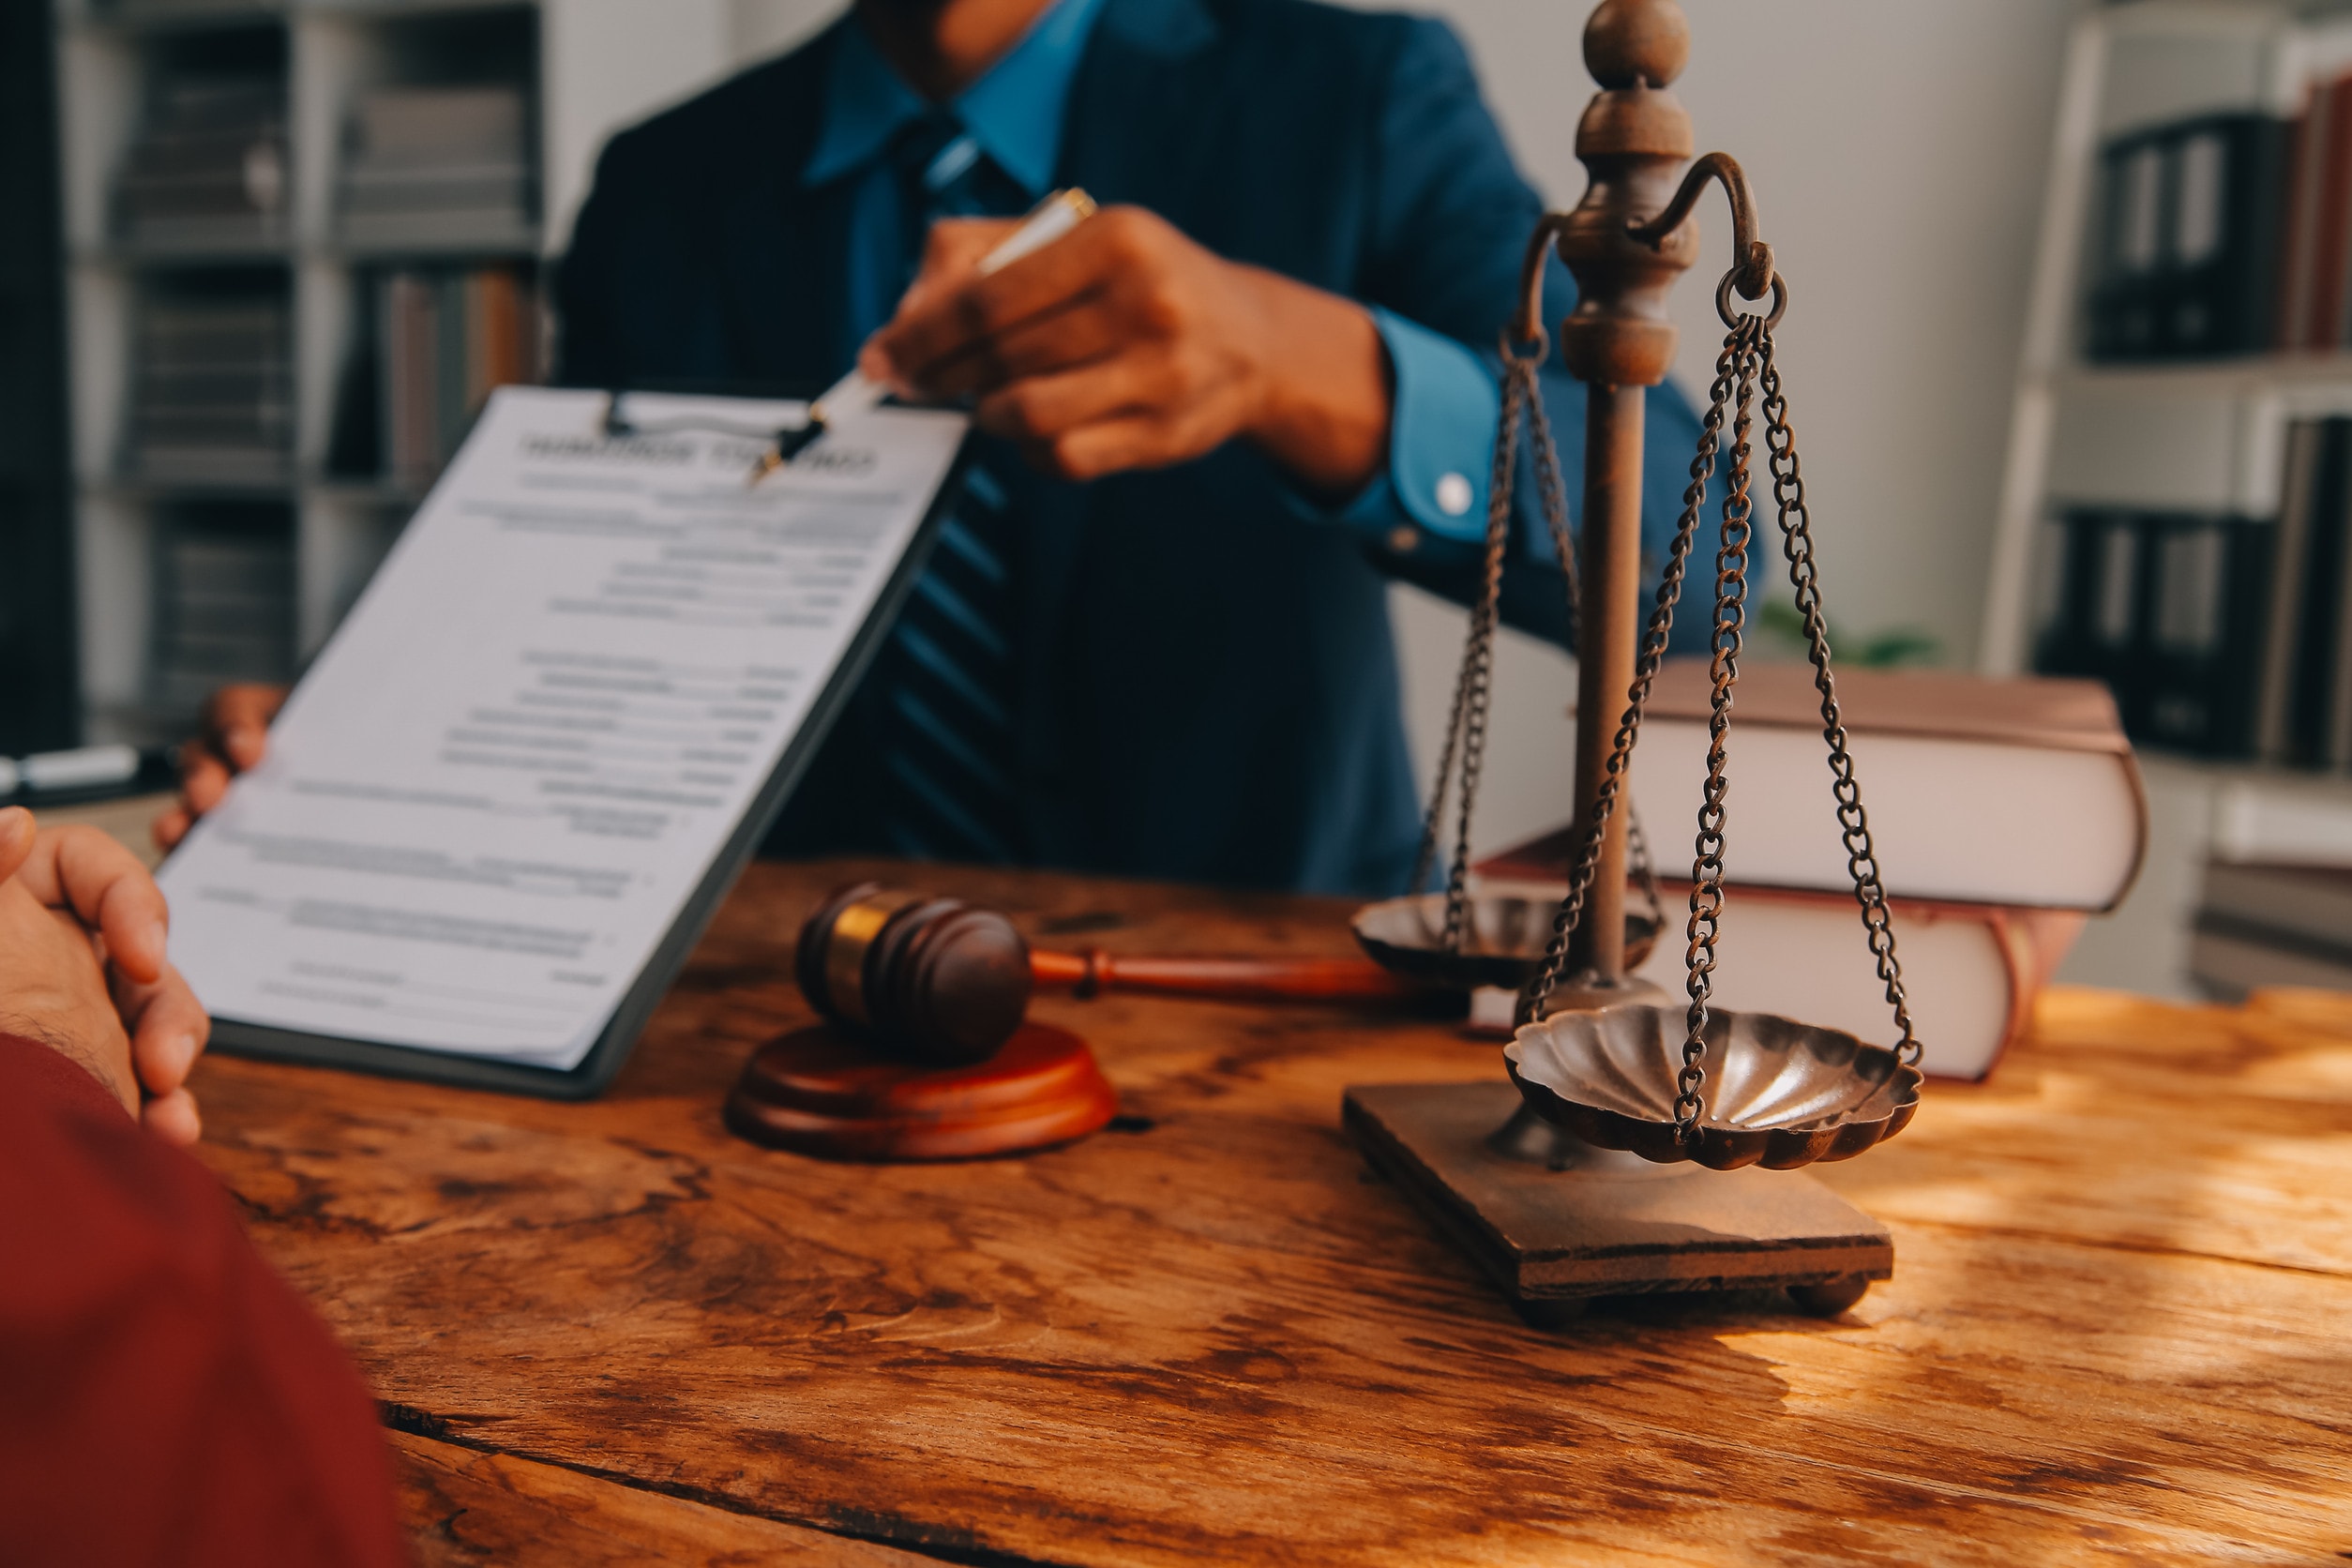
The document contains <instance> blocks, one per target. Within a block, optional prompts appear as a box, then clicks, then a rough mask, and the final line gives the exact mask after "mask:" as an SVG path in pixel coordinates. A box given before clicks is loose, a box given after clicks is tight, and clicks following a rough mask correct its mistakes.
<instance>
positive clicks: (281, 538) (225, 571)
mask: <svg viewBox="0 0 2352 1568" xmlns="http://www.w3.org/2000/svg"><path fill="white" fill-rule="evenodd" d="M209 510H210V509H207V511H208V512H209ZM158 546H159V548H158V551H157V557H156V567H157V580H156V618H155V632H154V642H153V644H152V648H151V651H150V655H149V666H150V681H149V685H150V687H151V690H152V695H153V698H154V701H155V702H156V703H157V705H158V707H159V708H162V709H164V710H165V711H168V712H174V713H189V712H193V711H194V710H195V709H196V708H197V707H198V706H200V705H201V704H202V703H203V701H204V699H205V698H206V697H207V696H209V695H210V694H211V692H212V691H213V689H214V688H215V687H217V686H221V685H222V684H224V683H226V682H232V681H272V682H278V681H285V680H288V679H290V678H291V677H292V675H293V672H294V537H293V532H292V529H291V528H290V527H289V526H288V524H287V522H286V520H285V519H284V517H283V516H282V514H279V513H277V512H274V511H268V510H264V511H260V512H259V513H257V514H255V515H246V514H245V513H244V512H243V511H242V510H241V509H232V510H229V511H226V512H223V513H222V514H221V515H219V516H211V515H191V516H186V517H181V518H177V519H173V520H170V521H168V522H167V523H166V525H165V527H164V529H163V531H162V537H161V539H160V540H159V541H158Z"/></svg>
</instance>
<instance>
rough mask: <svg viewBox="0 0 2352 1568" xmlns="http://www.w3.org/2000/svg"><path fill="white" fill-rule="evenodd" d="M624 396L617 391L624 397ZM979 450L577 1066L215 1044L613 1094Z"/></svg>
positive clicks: (238, 1030)
mask: <svg viewBox="0 0 2352 1568" xmlns="http://www.w3.org/2000/svg"><path fill="white" fill-rule="evenodd" d="M631 391H633V392H634V391H657V392H664V393H675V394H684V395H690V396H696V397H742V396H744V395H745V392H746V389H745V388H743V387H742V386H740V385H731V386H727V387H725V388H723V389H722V388H718V387H714V386H712V385H710V384H660V385H648V386H644V387H639V388H632V389H631ZM757 392H758V394H759V395H760V396H762V397H765V398H774V397H776V396H778V393H777V391H776V389H774V388H770V387H761V388H758V389H757ZM624 395H625V394H622V393H617V392H616V393H613V394H611V396H612V397H613V398H615V399H616V400H617V399H618V398H620V397H622V396H624ZM971 461H972V432H971V430H969V429H967V430H965V432H964V434H963V437H962V440H961V442H960V443H959V445H958V446H957V449H956V452H955V455H954V458H953V459H952V460H951V461H950V463H949V465H948V467H947V470H946V473H945V476H944V478H943V479H942V481H941V482H940V483H939V484H938V485H937V486H936V487H935V488H934V490H933V491H932V493H931V496H930V499H929V502H928V505H927V506H926V507H925V509H924V512H923V514H922V517H921V520H920V521H919V522H918V523H917V525H916V527H915V529H914V531H913V534H912V538H911V541H910V543H909V544H908V546H907V547H906V549H905V550H903V551H902V552H901V553H900V555H899V557H898V559H897V564H896V565H895V566H894V567H893V568H892V569H891V571H890V573H889V575H888V577H887V579H886V580H885V581H884V582H883V584H882V588H881V590H880V592H879V593H878V595H877V596H876V597H875V599H874V601H873V603H872V606H871V608H870V609H869V611H867V615H866V617H865V620H864V621H863V623H862V624H861V625H860V626H858V628H857V630H856V631H855V632H854V633H853V634H852V637H851V639H850V641H849V642H848V644H847V646H846V648H845V649H844V651H843V653H842V655H841V656H840V658H839V659H838V661H837V663H836V665H835V666H834V669H833V671H832V674H831V675H830V677H829V678H828V679H827V680H826V681H825V682H824V684H823V686H822V688H821V689H820V691H819V692H818V693H817V694H816V696H815V697H814V699H813V700H812V701H811V702H810V704H809V706H808V709H807V713H806V714H805V716H803V718H802V721H801V723H800V724H799V726H798V728H797V729H796V730H795V731H793V733H792V737H791V739H790V740H789V742H788V743H787V744H786V745H785V746H784V749H783V751H782V753H781V755H780V756H779V757H778V758H777V760H776V763H775V765H774V766H773V767H772V768H771V769H770V770H769V771H768V774H767V776H766V777H765V779H764V780H763V781H762V782H761V784H760V785H759V786H758V788H757V790H756V792H754V794H753V796H752V801H751V805H750V807H749V808H748V809H747V810H746V811H745V812H743V813H742V814H741V815H740V816H739V817H738V818H737V820H736V821H735V822H734V824H733V826H732V828H731V831H730V832H729V833H728V835H727V837H726V838H725V840H724V841H723V844H722V846H721V847H720V849H719V851H718V852H717V853H716V855H715V856H714V857H713V858H712V860H711V862H710V864H709V866H708V867H707V868H706V870H705V871H704V873H703V874H702V876H701V880H700V882H698V883H697V884H696V885H695V886H694V888H693V889H692V891H691V892H690V894H689V895H688V896H687V897H686V899H685V900H684V902H683V903H682V904H681V905H680V906H679V908H678V910H677V913H676V915H675V917H674V918H673V919H672V921H671V924H670V927H669V928H668V930H667V931H666V932H665V933H664V934H663V935H662V937H661V938H660V940H659V942H657V944H656V946H655V948H654V950H653V952H652V954H651V956H650V957H648V958H647V960H646V961H645V962H644V963H643V964H642V965H641V966H640V968H639V969H638V971H637V972H636V974H635V976H634V978H633V979H632V980H631V981H630V982H629V984H628V986H627V987H626V990H625V991H624V992H623V994H622V996H621V999H620V1001H619V1002H618V1003H617V1004H616V1005H615V1006H614V1007H613V1009H612V1011H611V1014H610V1016H609V1017H608V1018H607V1019H606V1022H605V1024H604V1027H603V1030H602V1032H601V1033H600V1034H599V1035H598V1036H597V1038H596V1041H595V1043H594V1044H593V1045H592V1046H591V1047H590V1048H589V1049H588V1051H587V1053H586V1055H585V1056H583V1057H582V1058H581V1059H580V1061H579V1063H577V1064H576V1065H574V1066H572V1067H570V1068H568V1069H558V1068H553V1067H543V1066H537V1065H534V1064H531V1063H523V1062H518V1061H512V1060H505V1059H500V1058H497V1057H487V1056H477V1055H471V1054H466V1053H463V1052H460V1051H454V1050H452V1051H440V1050H432V1049H426V1048H415V1047H409V1046H400V1045H391V1044H385V1043H381V1042H376V1041H370V1040H363V1039H350V1038H343V1037H339V1036H336V1035H332V1034H326V1033H308V1032H304V1031H299V1030H292V1029H284V1028H279V1027H273V1026H270V1025H265V1024H258V1023H252V1022H249V1021H245V1020H242V1019H238V1018H226V1017H223V1018H215V1020H214V1024H213V1031H212V1037H211V1048H213V1049H216V1050H220V1051H223V1052H226V1053H227V1054H230V1055H234V1056H245V1057H252V1058H256V1059H260V1060H264V1061H275V1062H293V1063H309V1064H313V1065H320V1066H330V1067H340V1068H345V1069H351V1070H355V1071H360V1072H367V1073H374V1074H378V1075H382V1076H384V1077H390V1078H411V1079H417V1080H422V1081H426V1082H433V1083H445V1084H450V1085H454V1086H457V1087H460V1088H471V1089H489V1090H496V1091H500V1092H504V1093H520V1094H530V1095H535V1096H539V1097H542V1098H547V1099H557V1100H585V1099H591V1098H594V1097H595V1096H596V1095H597V1094H599V1093H602V1092H603V1091H604V1090H605V1089H606V1088H607V1087H608V1086H609V1085H610V1084H611V1081H612V1079H613V1078H614V1076H615V1075H616V1074H618V1073H619V1071H620V1070H621V1067H622V1065H623V1064H624V1063H626V1061H627V1060H628V1056H629V1052H630V1051H631V1050H632V1049H633V1048H635V1046H636V1044H637V1040H638V1037H639V1035H640V1034H641V1033H642V1032H643V1030H644V1027H645V1025H646V1023H647V1021H648V1020H649V1019H650V1018H652V1016H653V1012H654V1009H655V1008H656V1006H657V1005H658V1004H659V1003H660V1001H661V999H662V997H663V996H664V995H666V994H667V993H668V991H669V989H670V988H671V985H672V984H673V983H674V982H675V981H676V979H677V977H678V974H679V972H680V971H681V970H683V969H684V967H685V965H686V958H687V957H688V956H689V955H690V954H691V953H692V951H693V950H694V947H695V944H696V943H697V942H700V941H701V936H702V933H703V931H704V930H705V929H706V928H707V927H709V925H710V922H711V920H712V918H713V917H714V916H715V915H716V913H717V912H718V907H719V905H720V903H721V902H722V901H723V900H724V899H725V897H726V896H727V894H728V892H729V891H730V890H731V888H732V887H733V885H734V883H735V881H736V879H737V878H738V877H740V876H741V875H742V872H743V869H744V867H745V866H746V864H747V863H748V862H749V861H750V859H751V858H752V855H753V853H754V852H755V851H756V850H757V849H758V847H759V845H760V843H761V840H762V839H763V838H764V837H766V836H767V834H768V831H769V830H770V829H771V828H772V827H773V826H774V824H775V822H776V818H777V817H778V816H779V815H780V814H781V812H782V810H783V808H784V806H785V804H786V802H787V801H788V800H789V799H790V798H791V796H792V792H793V790H794V788H795V787H796V786H797V785H798V784H799V782H800V781H801V779H802V777H803V776H805V775H806V774H807V770H808V767H809V764H810V763H811V762H812V761H814V760H815V758H816V755H817V752H818V751H819V749H820V748H821V747H822V745H823V743H824V740H825V738H826V736H827V734H828V733H829V732H830V731H831V730H832V727H833V725H834V724H835V723H836V722H837V721H838V719H839V718H840V716H841V715H842V713H843V712H844V711H845V710H846V709H847V708H848V706H849V704H850V702H851V700H852V696H853V695H854V693H855V692H856V690H857V688H858V686H859V684H860V683H861V682H862V681H863V680H864V678H865V677H866V675H867V672H868V671H869V670H870V669H871V668H872V666H873V663H874V659H875V656H877V655H878V654H879V653H880V651H881V649H882V645H883V643H884V642H885V641H887V640H888V638H889V636H890V632H891V629H892V627H893V626H894V624H895V622H896V621H897V615H898V611H899V610H900V609H901V607H902V606H903V605H904V604H905V602H906V598H907V596H908V595H909V594H910V593H911V592H912V590H913V587H914V584H915V581H916V580H917V579H919V578H920V577H921V575H922V573H923V570H924V568H925V566H926V565H927V564H928V561H929V557H930V552H931V550H933V548H934V547H935V546H936V544H937V541H938V535H939V531H940V528H941V525H942V522H943V521H944V520H946V518H947V516H948V515H949V513H950V512H951V511H952V510H953V509H954V506H955V505H956V502H957V497H958V496H959V494H960V493H961V490H962V486H963V481H964V476H965V475H966V473H967V471H968V470H969V468H970V465H971ZM453 467H454V464H453ZM420 509H421V508H420Z"/></svg>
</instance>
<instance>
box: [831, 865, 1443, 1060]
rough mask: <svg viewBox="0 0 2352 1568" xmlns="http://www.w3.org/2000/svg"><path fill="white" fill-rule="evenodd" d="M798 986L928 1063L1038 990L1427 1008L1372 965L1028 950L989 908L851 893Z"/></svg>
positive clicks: (868, 889) (992, 1033)
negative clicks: (1398, 1003) (1402, 1003)
mask: <svg viewBox="0 0 2352 1568" xmlns="http://www.w3.org/2000/svg"><path fill="white" fill-rule="evenodd" d="M793 973H794V977H795V978H796V979H797V980H798V981H799V982H800V989H801V994H802V995H803V996H806V997H807V999H808V1004H809V1005H810V1006H812V1007H814V1008H816V1010H817V1011H818V1012H819V1013H820V1014H822V1015H823V1017H824V1018H826V1019H827V1020H828V1021H830V1022H832V1023H835V1024H838V1025H843V1026H846V1027H849V1028H852V1029H855V1030H858V1031H860V1032H862V1033H867V1034H870V1035H873V1036H875V1037H876V1038H878V1039H880V1040H882V1041H883V1042H885V1043H887V1044H890V1045H894V1046H897V1047H899V1048H902V1049H905V1050H907V1051H909V1052H911V1053H912V1054H913V1055H915V1056H917V1057H919V1058H921V1059H923V1060H925V1061H928V1062H938V1063H969V1062H979V1061H982V1060H985V1059H986V1058H987V1057H988V1055H990V1054H991V1053H992V1052H994V1051H995V1050H996V1048H998V1047H999V1046H1001V1045H1003V1043H1004V1042H1005V1041H1006V1040H1008V1039H1010V1038H1011V1037H1012V1034H1013V1032H1014V1031H1015V1030H1017V1029H1018V1028H1019V1027H1020V1025H1021V1020H1022V1018H1024V1017H1026V1016H1027V1014H1028V1011H1029V999H1030V996H1031V994H1032V992H1033V991H1034V990H1035V989H1037V988H1040V987H1048V988H1056V989H1060V988H1068V990H1069V991H1070V993H1071V994H1072V995H1074V996H1078V997H1093V996H1098V995H1100V994H1101V993H1103V992H1104V991H1108V990H1121V991H1146V992H1154V993H1157V994H1160V995H1163V996H1197V997H1213V998H1222V999H1225V1000H1227V1001H1244V1002H1297V1001H1314V1002H1361V1001H1380V1000H1394V999H1397V998H1407V997H1416V998H1417V997H1426V996H1428V995H1429V994H1430V993H1429V991H1428V989H1427V988H1425V987H1422V986H1417V985H1415V984H1413V983H1412V982H1411V981H1410V980H1404V979H1400V978H1398V977H1397V976H1396V975H1394V974H1392V973H1390V972H1388V971H1387V970H1384V969H1382V968H1380V966H1379V965H1378V964H1376V963H1373V962H1372V961H1371V960H1370V959H1368V958H1126V957H1112V956H1111V955H1110V954H1108V953H1105V952H1103V951H1102V950H1101V949H1100V948H1093V949H1090V950H1089V951H1087V952H1084V953H1055V952H1050V951H1048V950H1046V949H1043V948H1032V947H1031V946H1030V945H1029V943H1028V942H1025V941H1023V940H1022V939H1021V934H1020V932H1019V931H1018V930H1016V929H1014V927H1013V923H1012V922H1011V921H1010V920H1008V919H1006V918H1005V917H1004V916H1003V915H1002V914H1000V913H998V912H996V911H994V910H988V909H980V908H977V907H975V906H973V905H971V904H967V903H964V902H963V901H962V900H960V899H957V898H939V897H931V896H929V895H927V894H922V893H910V892H907V891H906V890H904V889H900V888H890V887H885V886H883V885H882V883H880V882H860V883H858V884H857V885H855V886H853V887H845V888H843V889H841V890H840V891H839V892H837V893H836V894H834V895H833V896H832V897H829V898H827V899H826V900H825V901H824V902H823V903H822V904H820V905H818V906H817V911H816V912H815V913H814V914H811V915H810V916H809V917H808V920H807V924H806V925H804V926H802V927H801V928H800V947H799V951H798V954H797V956H796V957H795V960H794V964H793Z"/></svg>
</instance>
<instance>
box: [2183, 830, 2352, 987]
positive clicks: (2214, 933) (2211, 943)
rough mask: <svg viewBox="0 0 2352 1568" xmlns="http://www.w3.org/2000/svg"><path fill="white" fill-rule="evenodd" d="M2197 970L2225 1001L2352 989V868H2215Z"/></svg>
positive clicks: (2210, 872)
mask: <svg viewBox="0 0 2352 1568" xmlns="http://www.w3.org/2000/svg"><path fill="white" fill-rule="evenodd" d="M2189 972H2190V973H2191V974H2192V975H2193V976H2194V978H2195V980H2196V982H2197V984H2198V985H2200V986H2202V987H2204V988H2205V989H2206V990H2208V991H2209V992H2210V993H2211V994H2212V995H2213V996H2214V997H2215V998H2217V999H2219V1000H2221V1001H2224V1002H2238V1001H2241V1000H2243V999H2244V997H2245V996H2246V993H2247V992H2249V991H2252V990H2254V989H2256V988H2260V987H2263V986H2316V987H2320V988H2324V989H2328V990H2337V991H2344V990H2352V870H2347V869H2345V868H2344V867H2334V866H2279V865H2234V864H2231V863H2229V862H2226V861H2214V862H2212V863H2211V864H2209V866H2207V867H2206V868H2205V890H2204V895H2203V897H2202V898H2201V899H2200V901H2199V904H2198V908H2197V916H2196V927H2195V933H2194V936H2193V937H2192V938H2191V939H2190V943H2189Z"/></svg>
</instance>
